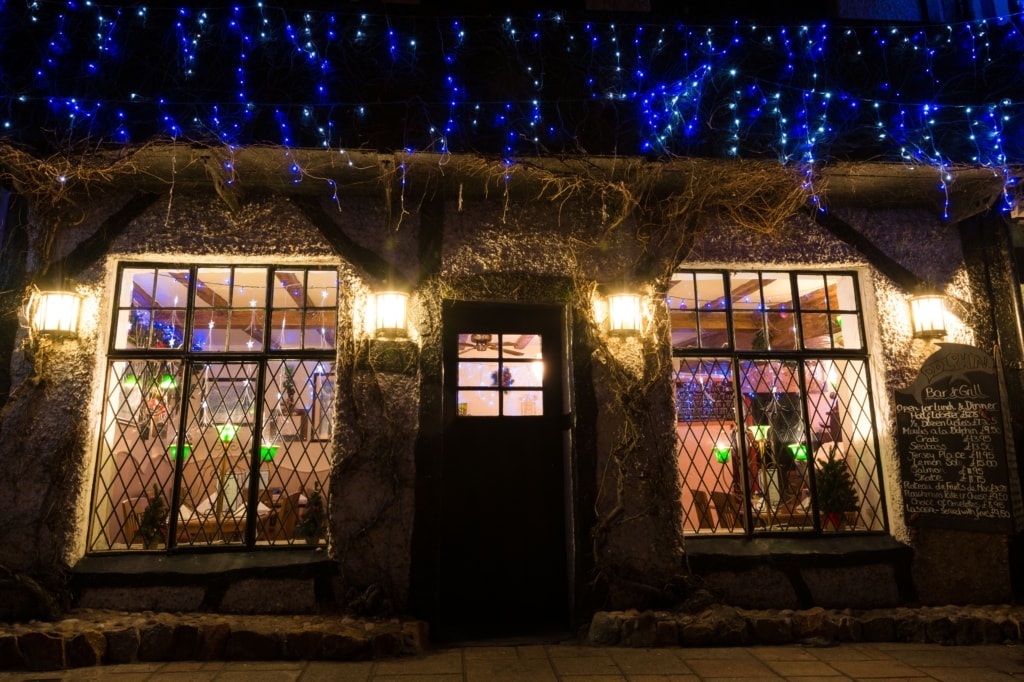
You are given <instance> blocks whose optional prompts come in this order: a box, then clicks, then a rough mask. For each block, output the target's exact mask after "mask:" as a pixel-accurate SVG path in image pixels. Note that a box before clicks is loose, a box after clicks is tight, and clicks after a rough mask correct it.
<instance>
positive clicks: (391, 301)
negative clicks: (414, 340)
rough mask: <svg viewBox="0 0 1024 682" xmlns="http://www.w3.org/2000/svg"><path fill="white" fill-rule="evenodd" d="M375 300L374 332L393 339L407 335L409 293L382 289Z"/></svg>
mask: <svg viewBox="0 0 1024 682" xmlns="http://www.w3.org/2000/svg"><path fill="white" fill-rule="evenodd" d="M375 300H376V306H375V312H374V324H373V328H374V333H375V334H376V335H377V336H383V337H385V338H392V339H393V338H398V337H402V336H405V335H406V309H407V305H408V302H409V296H408V294H404V293H402V292H400V291H382V292H381V293H379V294H377V295H376V297H375Z"/></svg>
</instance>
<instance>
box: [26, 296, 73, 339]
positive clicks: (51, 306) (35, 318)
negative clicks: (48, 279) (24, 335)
mask: <svg viewBox="0 0 1024 682" xmlns="http://www.w3.org/2000/svg"><path fill="white" fill-rule="evenodd" d="M81 309H82V297H81V296H79V295H78V294H73V293H68V292H63V291H39V292H36V293H35V294H33V295H32V299H31V301H30V302H29V314H28V318H29V323H30V324H31V325H32V329H33V331H35V332H36V333H37V334H46V335H48V336H75V335H77V334H78V317H79V312H80V311H81Z"/></svg>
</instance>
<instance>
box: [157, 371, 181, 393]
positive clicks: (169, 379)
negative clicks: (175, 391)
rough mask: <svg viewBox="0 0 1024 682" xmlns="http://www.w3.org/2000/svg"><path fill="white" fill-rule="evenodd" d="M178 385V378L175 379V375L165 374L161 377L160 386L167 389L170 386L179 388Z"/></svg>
mask: <svg viewBox="0 0 1024 682" xmlns="http://www.w3.org/2000/svg"><path fill="white" fill-rule="evenodd" d="M177 387H178V382H177V380H175V378H174V377H173V376H171V375H170V374H165V375H163V377H162V378H161V379H160V388H162V389H164V390H167V389H169V388H177Z"/></svg>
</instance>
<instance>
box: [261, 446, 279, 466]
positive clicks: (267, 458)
mask: <svg viewBox="0 0 1024 682" xmlns="http://www.w3.org/2000/svg"><path fill="white" fill-rule="evenodd" d="M280 448H281V446H280V445H261V446H260V461H261V462H273V461H274V455H276V454H277V451H278V450H279V449H280Z"/></svg>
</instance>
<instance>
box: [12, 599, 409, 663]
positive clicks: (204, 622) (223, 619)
mask: <svg viewBox="0 0 1024 682" xmlns="http://www.w3.org/2000/svg"><path fill="white" fill-rule="evenodd" d="M428 638H429V635H428V628H427V624H426V623H424V622H422V621H416V620H408V619H397V618H396V619H390V620H360V619H355V618H351V617H346V616H312V615H303V616H230V615H219V614H201V613H177V614H172V613H153V612H142V613H125V612H118V611H102V610H94V609H78V610H73V611H70V612H68V614H67V615H66V616H65V617H64V618H63V619H62V620H59V621H55V622H42V621H31V622H28V623H0V670H60V669H66V668H81V667H89V666H97V665H104V664H108V665H109V664H118V663H136V662H156V661H208V660H343V661H355V660H370V659H379V658H396V657H400V656H413V655H416V654H419V653H422V652H423V651H424V650H425V649H426V647H427V646H428Z"/></svg>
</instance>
